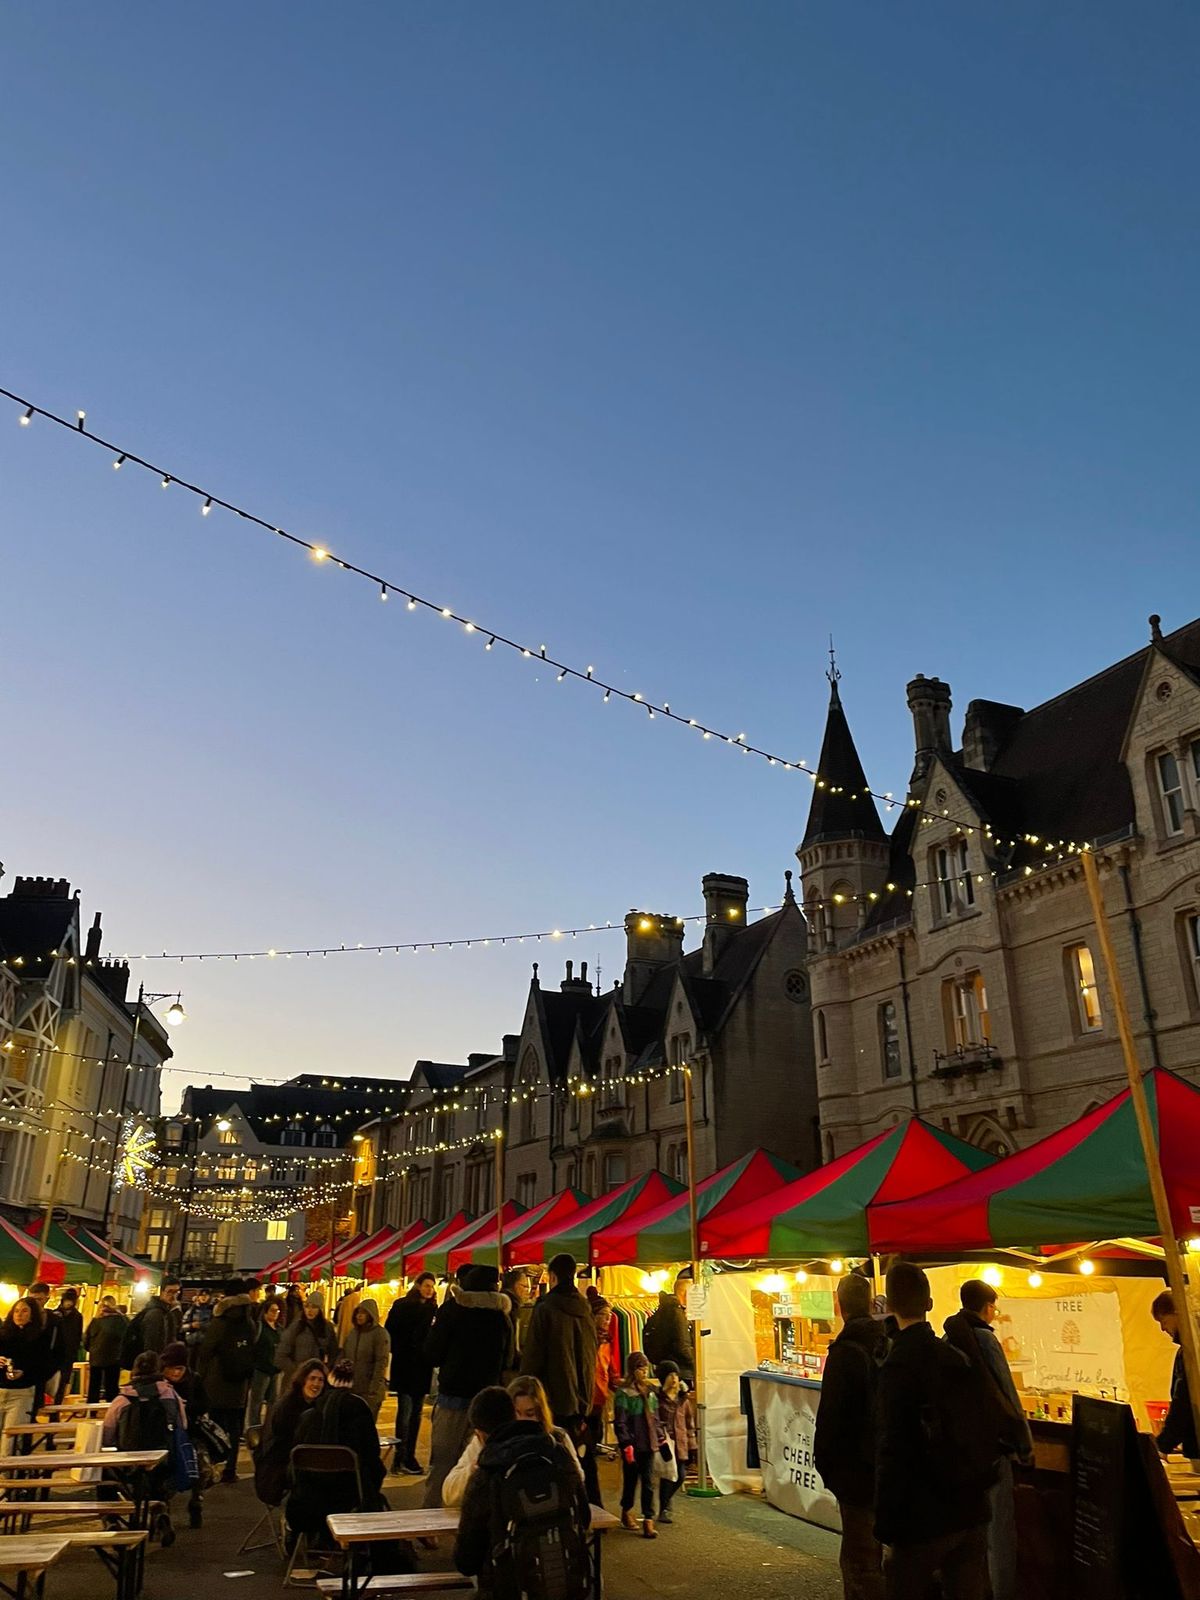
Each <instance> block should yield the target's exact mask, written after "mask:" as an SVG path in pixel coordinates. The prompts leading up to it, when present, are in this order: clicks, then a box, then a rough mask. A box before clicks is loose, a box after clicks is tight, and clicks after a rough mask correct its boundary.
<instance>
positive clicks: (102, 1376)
mask: <svg viewBox="0 0 1200 1600" xmlns="http://www.w3.org/2000/svg"><path fill="white" fill-rule="evenodd" d="M128 1326H129V1318H128V1317H125V1316H122V1314H121V1313H120V1312H119V1311H118V1310H117V1302H116V1300H115V1299H114V1298H113V1296H112V1295H111V1294H106V1295H105V1296H104V1298H103V1300H101V1302H100V1309H99V1310H98V1311H97V1313H96V1315H95V1316H94V1317H93V1318H92V1320H91V1321H90V1322H89V1323H88V1325H87V1331H86V1332H85V1333H84V1336H83V1346H84V1349H85V1350H86V1351H87V1358H88V1393H87V1397H88V1402H89V1404H91V1405H96V1404H97V1403H98V1402H99V1401H101V1400H108V1401H113V1400H115V1399H116V1398H117V1390H118V1389H119V1388H120V1386H121V1348H122V1346H123V1345H124V1343H125V1330H126V1328H128Z"/></svg>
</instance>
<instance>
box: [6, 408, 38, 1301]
mask: <svg viewBox="0 0 1200 1600" xmlns="http://www.w3.org/2000/svg"><path fill="white" fill-rule="evenodd" d="M32 421H33V407H32V406H30V408H29V410H28V411H25V412H23V413H22V414H21V426H22V427H23V428H27V427H28V426H29V424H30V423H31V422H32ZM4 1287H5V1288H6V1289H7V1288H8V1285H7V1284H5V1285H4ZM13 1299H14V1300H15V1299H16V1295H14V1296H13Z"/></svg>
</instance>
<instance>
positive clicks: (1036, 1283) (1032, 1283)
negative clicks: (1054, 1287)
mask: <svg viewBox="0 0 1200 1600" xmlns="http://www.w3.org/2000/svg"><path fill="white" fill-rule="evenodd" d="M1026 1281H1027V1282H1028V1284H1029V1287H1030V1288H1031V1289H1040V1288H1041V1287H1042V1275H1041V1273H1040V1272H1031V1273H1030V1274H1029V1277H1028V1279H1027V1280H1026Z"/></svg>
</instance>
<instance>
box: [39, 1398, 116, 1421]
mask: <svg viewBox="0 0 1200 1600" xmlns="http://www.w3.org/2000/svg"><path fill="white" fill-rule="evenodd" d="M111 1404H112V1402H111V1401H109V1400H63V1401H61V1402H60V1403H59V1404H58V1405H56V1406H43V1407H42V1410H43V1411H44V1412H45V1413H46V1415H47V1416H48V1417H52V1416H54V1415H55V1413H56V1412H59V1411H61V1412H63V1414H64V1415H66V1416H69V1417H83V1416H87V1417H102V1416H103V1415H104V1413H105V1412H106V1411H107V1410H108V1408H109V1406H110V1405H111Z"/></svg>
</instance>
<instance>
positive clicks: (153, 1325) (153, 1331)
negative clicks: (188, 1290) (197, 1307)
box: [138, 1278, 183, 1355]
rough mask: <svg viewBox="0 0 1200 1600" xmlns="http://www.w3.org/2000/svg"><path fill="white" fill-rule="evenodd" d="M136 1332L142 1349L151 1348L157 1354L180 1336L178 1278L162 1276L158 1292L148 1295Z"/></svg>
mask: <svg viewBox="0 0 1200 1600" xmlns="http://www.w3.org/2000/svg"><path fill="white" fill-rule="evenodd" d="M138 1332H139V1334H140V1335H141V1347H142V1349H143V1350H153V1351H155V1352H156V1353H157V1354H158V1355H161V1354H162V1353H163V1351H164V1350H165V1349H166V1348H167V1346H168V1345H169V1344H175V1343H176V1342H177V1341H178V1340H179V1339H180V1338H181V1337H182V1333H183V1307H182V1306H181V1305H180V1304H179V1279H178V1278H164V1279H163V1286H162V1288H161V1289H160V1290H159V1292H158V1293H157V1294H153V1295H151V1296H150V1299H149V1300H148V1301H147V1302H146V1309H145V1311H144V1312H143V1313H142V1320H141V1322H140V1323H139V1324H138Z"/></svg>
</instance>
